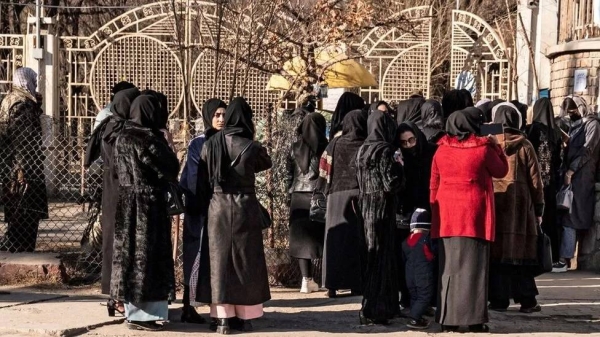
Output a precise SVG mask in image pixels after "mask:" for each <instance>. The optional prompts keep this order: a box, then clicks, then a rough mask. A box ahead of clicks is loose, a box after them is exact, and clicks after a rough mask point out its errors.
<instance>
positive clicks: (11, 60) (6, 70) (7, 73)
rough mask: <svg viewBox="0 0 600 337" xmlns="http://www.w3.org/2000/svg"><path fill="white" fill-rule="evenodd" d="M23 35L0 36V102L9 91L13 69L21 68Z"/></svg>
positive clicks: (23, 52) (23, 53) (23, 51)
mask: <svg viewBox="0 0 600 337" xmlns="http://www.w3.org/2000/svg"><path fill="white" fill-rule="evenodd" d="M24 42H25V36H24V35H0V101H1V100H2V98H4V95H6V93H7V92H8V90H9V89H10V83H12V78H13V73H14V71H15V69H17V68H18V67H21V66H23V59H24V57H25V50H24V46H25V43H24Z"/></svg>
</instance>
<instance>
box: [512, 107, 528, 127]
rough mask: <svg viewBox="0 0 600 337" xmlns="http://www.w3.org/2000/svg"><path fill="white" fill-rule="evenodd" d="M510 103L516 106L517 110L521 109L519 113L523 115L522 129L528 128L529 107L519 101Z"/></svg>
mask: <svg viewBox="0 0 600 337" xmlns="http://www.w3.org/2000/svg"><path fill="white" fill-rule="evenodd" d="M510 102H511V103H512V104H513V105H514V106H516V107H517V109H519V113H520V114H521V129H525V127H526V126H527V111H528V110H529V107H528V106H527V104H523V103H521V102H519V101H517V100H514V101H510Z"/></svg>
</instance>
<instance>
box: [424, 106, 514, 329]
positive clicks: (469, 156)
mask: <svg viewBox="0 0 600 337" xmlns="http://www.w3.org/2000/svg"><path fill="white" fill-rule="evenodd" d="M482 122H483V116H482V113H481V111H480V110H479V109H476V108H467V109H465V110H461V111H458V112H455V113H454V114H452V115H451V116H450V118H449V119H448V122H447V124H446V129H447V130H446V131H447V132H448V135H446V136H444V137H443V138H442V139H441V140H440V141H439V142H438V144H439V148H438V150H437V152H436V154H435V156H434V157H433V164H432V168H431V182H430V188H431V194H430V202H431V206H432V215H433V219H432V226H431V236H432V238H440V240H439V261H440V273H439V283H438V284H439V292H438V296H439V297H438V311H437V315H436V321H437V322H438V323H440V324H441V325H442V329H443V330H445V331H456V330H458V327H459V326H469V330H470V331H472V332H487V331H489V328H488V327H487V326H486V325H485V324H484V323H487V322H488V309H487V304H488V303H487V302H488V295H487V294H488V270H489V257H490V242H493V241H494V231H495V228H494V227H495V223H494V222H495V220H494V214H495V213H494V212H495V210H494V187H493V184H492V178H503V177H504V176H505V175H506V174H507V172H508V163H507V161H506V157H505V155H504V152H503V151H502V149H501V148H500V146H499V145H498V141H497V139H496V138H495V137H493V136H489V137H479V136H477V135H478V134H479V133H480V125H481V124H482Z"/></svg>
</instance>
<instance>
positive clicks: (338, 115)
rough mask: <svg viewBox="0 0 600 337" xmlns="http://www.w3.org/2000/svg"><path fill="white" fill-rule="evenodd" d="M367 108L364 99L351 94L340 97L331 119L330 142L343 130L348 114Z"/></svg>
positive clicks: (346, 93) (347, 93)
mask: <svg viewBox="0 0 600 337" xmlns="http://www.w3.org/2000/svg"><path fill="white" fill-rule="evenodd" d="M364 107H365V101H364V100H363V99H362V97H360V96H358V95H357V94H354V93H351V92H345V93H343V94H342V96H341V97H340V100H339V101H338V103H337V106H336V107H335V111H334V112H333V116H332V117H331V128H330V129H329V140H330V141H331V140H332V139H333V138H334V137H335V134H336V133H338V132H339V131H340V130H341V129H342V122H343V120H344V117H346V114H348V112H350V111H352V110H356V109H362V108H364Z"/></svg>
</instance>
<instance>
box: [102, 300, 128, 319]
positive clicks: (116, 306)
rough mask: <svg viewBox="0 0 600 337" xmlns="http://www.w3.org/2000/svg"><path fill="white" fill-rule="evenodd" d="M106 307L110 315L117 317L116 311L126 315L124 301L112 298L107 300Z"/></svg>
mask: <svg viewBox="0 0 600 337" xmlns="http://www.w3.org/2000/svg"><path fill="white" fill-rule="evenodd" d="M106 309H107V311H108V316H109V317H115V312H118V313H119V314H121V315H123V316H125V309H124V307H123V302H119V301H115V300H113V299H110V300H108V301H107V302H106Z"/></svg>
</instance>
